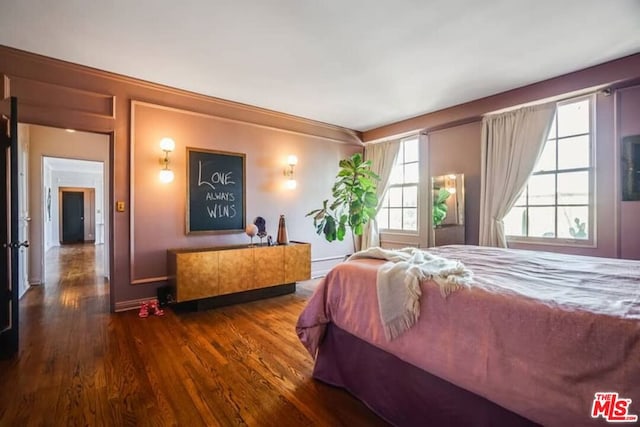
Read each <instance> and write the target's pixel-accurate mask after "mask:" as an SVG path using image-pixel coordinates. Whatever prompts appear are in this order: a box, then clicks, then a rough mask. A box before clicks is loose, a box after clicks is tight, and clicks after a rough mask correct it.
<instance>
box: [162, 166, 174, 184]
mask: <svg viewBox="0 0 640 427" xmlns="http://www.w3.org/2000/svg"><path fill="white" fill-rule="evenodd" d="M171 181H173V171H172V170H171V169H161V170H160V182H162V183H164V184H168V183H170V182H171Z"/></svg>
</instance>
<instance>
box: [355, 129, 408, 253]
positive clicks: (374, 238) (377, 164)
mask: <svg viewBox="0 0 640 427" xmlns="http://www.w3.org/2000/svg"><path fill="white" fill-rule="evenodd" d="M399 149H400V140H393V141H386V142H380V143H376V144H366V145H365V146H364V159H365V160H371V170H372V171H373V172H375V173H376V174H378V176H379V177H380V181H378V187H377V189H376V192H377V195H378V206H377V207H376V213H378V212H379V211H380V208H381V207H382V200H383V199H384V195H385V194H386V192H387V189H388V188H389V176H390V175H391V170H392V169H393V164H394V162H395V161H396V156H397V155H398V151H399ZM372 246H380V235H379V234H378V223H377V222H376V219H375V218H373V219H372V220H371V221H369V223H368V224H367V225H366V226H365V227H364V231H363V233H362V239H361V245H360V249H361V250H364V249H367V248H370V247H372Z"/></svg>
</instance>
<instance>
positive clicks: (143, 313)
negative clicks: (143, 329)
mask: <svg viewBox="0 0 640 427" xmlns="http://www.w3.org/2000/svg"><path fill="white" fill-rule="evenodd" d="M138 316H140V317H143V318H144V317H149V303H148V302H143V303H142V305H141V306H140V312H139V313H138Z"/></svg>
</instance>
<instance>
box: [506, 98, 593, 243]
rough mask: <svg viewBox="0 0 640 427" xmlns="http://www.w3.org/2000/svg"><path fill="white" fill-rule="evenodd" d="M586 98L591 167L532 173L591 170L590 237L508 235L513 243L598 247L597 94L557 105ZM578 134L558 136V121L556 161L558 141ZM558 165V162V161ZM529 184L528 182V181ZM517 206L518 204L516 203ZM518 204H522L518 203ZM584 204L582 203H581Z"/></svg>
mask: <svg viewBox="0 0 640 427" xmlns="http://www.w3.org/2000/svg"><path fill="white" fill-rule="evenodd" d="M585 99H588V100H589V110H590V111H589V133H588V135H589V145H590V146H589V167H587V168H575V169H567V170H562V171H561V172H558V169H554V170H553V171H545V172H535V173H532V174H531V175H532V176H533V175H542V174H555V175H556V176H557V175H558V174H562V173H568V172H575V171H580V170H586V171H588V172H589V199H588V205H587V207H588V210H589V222H588V227H589V228H588V229H589V237H588V238H587V239H572V238H566V237H529V236H516V235H507V242H513V243H525V244H527V243H528V244H536V245H550V246H575V247H591V248H593V247H596V242H597V229H596V223H597V222H596V156H595V153H596V129H595V128H596V96H595V94H591V95H583V96H578V97H575V98H570V99H566V100H564V101H559V102H558V103H557V106H558V107H559V106H561V105H566V104H573V103H576V102H580V101H583V100H585ZM555 114H556V116H555V117H556V118H557V114H558V113H557V110H556V113H555ZM580 135H587V134H580ZM575 136H577V135H570V136H566V137H561V138H558V123H557V122H556V135H555V138H554V139H555V141H556V162H557V160H558V144H557V141H559V140H562V139H566V138H572V137H575ZM549 140H551V138H546V140H545V144H546V143H547V141H549ZM556 166H557V163H556ZM527 185H528V183H527ZM555 185H556V200H555V204H554V205H548V206H553V207H555V209H556V215H555V218H556V222H555V229H556V233H555V234H556V236H557V234H558V233H557V229H558V192H557V187H558V180H557V179H556V180H555ZM514 206H516V205H514ZM518 206H522V205H518ZM525 206H526V208H528V207H530V206H536V207H538V206H547V205H529V204H528V203H527V204H526V205H525ZM560 206H564V205H560ZM580 206H582V205H580Z"/></svg>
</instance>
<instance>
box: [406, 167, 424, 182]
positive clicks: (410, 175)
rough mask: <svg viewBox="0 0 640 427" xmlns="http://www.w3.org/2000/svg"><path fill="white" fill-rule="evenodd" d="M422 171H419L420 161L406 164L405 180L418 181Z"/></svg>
mask: <svg viewBox="0 0 640 427" xmlns="http://www.w3.org/2000/svg"><path fill="white" fill-rule="evenodd" d="M419 176H420V172H419V171H418V163H409V164H407V165H404V182H405V184H406V183H409V182H411V183H417V182H418V181H419V180H420V179H419Z"/></svg>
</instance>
